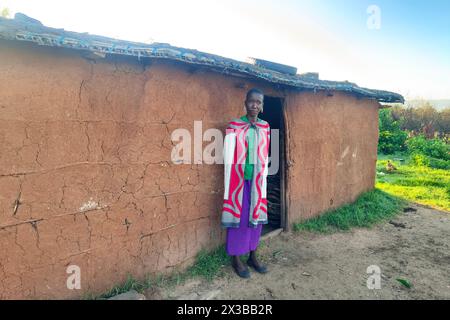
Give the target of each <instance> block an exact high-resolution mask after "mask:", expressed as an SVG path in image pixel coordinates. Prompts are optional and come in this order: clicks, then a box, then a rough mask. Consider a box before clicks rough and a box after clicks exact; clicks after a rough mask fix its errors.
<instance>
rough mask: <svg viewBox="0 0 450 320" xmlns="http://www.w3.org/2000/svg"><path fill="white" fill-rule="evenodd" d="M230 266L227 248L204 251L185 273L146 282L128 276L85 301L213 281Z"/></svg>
mask: <svg viewBox="0 0 450 320" xmlns="http://www.w3.org/2000/svg"><path fill="white" fill-rule="evenodd" d="M227 265H230V258H229V257H228V255H227V254H226V252H225V247H224V246H223V245H222V246H220V247H219V248H217V249H215V250H213V251H207V250H202V251H201V252H199V253H198V255H197V257H196V259H195V262H194V264H193V265H192V266H190V267H189V268H187V269H186V270H184V271H181V272H180V271H174V272H172V273H170V274H168V275H157V276H153V275H148V276H147V277H146V279H145V280H143V281H140V280H136V279H134V278H133V277H132V276H131V275H128V277H127V279H126V281H125V282H123V283H121V284H119V285H116V286H114V287H112V288H111V289H110V290H108V291H107V292H105V293H103V294H100V295H97V296H95V295H93V294H91V293H86V294H84V296H83V299H88V300H97V299H100V300H101V299H108V298H111V297H114V296H116V295H119V294H122V293H125V292H128V291H130V290H136V291H137V292H140V293H143V292H144V291H145V290H146V289H149V288H151V287H161V288H162V287H172V286H176V285H180V284H183V283H184V282H185V281H186V280H188V279H191V278H194V277H200V278H204V279H206V280H207V281H211V280H212V279H214V278H215V277H217V276H220V275H222V274H223V269H224V268H223V266H227Z"/></svg>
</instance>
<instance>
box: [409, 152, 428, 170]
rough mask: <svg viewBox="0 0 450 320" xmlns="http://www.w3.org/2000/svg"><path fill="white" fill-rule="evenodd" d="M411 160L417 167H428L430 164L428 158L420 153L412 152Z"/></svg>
mask: <svg viewBox="0 0 450 320" xmlns="http://www.w3.org/2000/svg"><path fill="white" fill-rule="evenodd" d="M411 161H412V163H414V164H415V165H416V166H419V167H428V166H429V165H430V159H429V158H428V157H427V156H426V155H424V154H421V153H413V154H412V155H411Z"/></svg>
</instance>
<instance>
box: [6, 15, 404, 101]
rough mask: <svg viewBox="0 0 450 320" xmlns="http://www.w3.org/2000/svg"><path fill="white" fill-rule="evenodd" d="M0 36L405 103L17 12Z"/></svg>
mask: <svg viewBox="0 0 450 320" xmlns="http://www.w3.org/2000/svg"><path fill="white" fill-rule="evenodd" d="M0 39H5V40H13V41H27V42H33V43H36V44H38V45H44V46H52V47H64V48H70V49H75V50H87V51H91V52H94V53H96V54H100V55H105V54H118V55H128V56H135V57H138V58H141V57H142V58H143V57H148V58H161V59H170V60H176V61H182V62H184V63H190V64H197V65H203V66H207V67H210V68H213V69H215V70H218V71H220V72H221V73H226V74H241V75H247V76H249V77H252V78H258V79H263V80H266V81H269V82H271V83H276V84H281V85H286V86H290V87H297V88H303V89H311V90H336V91H345V92H350V93H353V94H356V95H359V96H362V97H365V98H369V99H376V100H378V101H380V102H391V103H392V102H400V103H404V98H403V96H402V95H400V94H397V93H393V92H389V91H383V90H374V89H367V88H362V87H359V86H358V85H356V84H354V83H351V82H348V81H328V80H320V79H319V78H318V74H316V73H306V74H293V72H292V71H293V70H295V68H292V67H289V66H284V65H281V64H277V63H271V62H269V61H264V60H258V59H250V60H249V61H250V62H251V63H248V62H241V61H237V60H233V59H229V58H225V57H221V56H218V55H214V54H210V53H206V52H201V51H198V50H194V49H186V48H179V47H174V46H171V45H170V44H167V43H152V44H145V43H139V42H131V41H124V40H118V39H113V38H108V37H103V36H97V35H91V34H88V33H78V32H71V31H66V30H64V29H56V28H50V27H46V26H44V25H42V23H40V22H39V21H37V20H35V19H32V18H29V17H27V16H25V15H23V14H16V16H15V18H14V19H5V18H0ZM271 66H275V67H273V68H271ZM276 67H278V68H276ZM294 73H295V72H294Z"/></svg>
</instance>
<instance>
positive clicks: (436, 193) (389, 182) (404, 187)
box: [376, 155, 450, 211]
mask: <svg viewBox="0 0 450 320" xmlns="http://www.w3.org/2000/svg"><path fill="white" fill-rule="evenodd" d="M400 157H401V158H403V159H405V161H404V162H400V161H398V160H395V159H398V158H400ZM388 160H391V162H392V163H393V164H394V165H395V166H396V167H397V170H396V171H394V172H392V173H389V172H387V171H386V163H387V161H388ZM376 187H377V188H378V189H380V190H383V191H385V192H387V193H389V194H391V195H394V196H397V197H400V198H403V199H406V200H408V201H413V202H417V203H420V204H423V205H427V206H430V207H433V208H436V209H440V210H445V211H450V170H442V169H434V168H429V167H425V166H416V165H414V164H413V163H412V162H411V160H410V158H409V156H408V155H395V156H386V155H379V157H378V161H377V181H376Z"/></svg>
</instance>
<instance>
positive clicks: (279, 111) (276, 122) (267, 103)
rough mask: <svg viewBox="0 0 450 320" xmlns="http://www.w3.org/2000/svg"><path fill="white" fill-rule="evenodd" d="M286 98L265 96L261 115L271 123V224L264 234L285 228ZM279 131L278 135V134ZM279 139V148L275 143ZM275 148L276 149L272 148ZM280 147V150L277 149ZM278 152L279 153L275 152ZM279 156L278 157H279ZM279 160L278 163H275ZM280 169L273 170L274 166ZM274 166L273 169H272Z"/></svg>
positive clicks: (268, 198) (268, 202)
mask: <svg viewBox="0 0 450 320" xmlns="http://www.w3.org/2000/svg"><path fill="white" fill-rule="evenodd" d="M283 106H284V100H283V99H282V98H277V97H270V96H264V112H263V113H261V114H260V115H259V117H260V118H261V119H263V120H265V121H267V122H269V124H270V129H271V144H270V147H269V160H270V163H269V175H268V177H267V209H268V216H269V224H267V225H265V226H264V228H263V234H265V233H268V232H271V231H273V230H276V229H280V228H283V229H285V224H286V218H285V217H286V210H285V200H284V197H285V174H284V171H285V165H284V159H285V156H284V154H285V143H284V141H285V140H284V131H285V126H284V117H283ZM277 132H278V136H277ZM274 140H278V141H279V144H278V148H276V146H275V145H274V143H275V142H276V141H274ZM272 148H274V150H272ZM277 149H278V150H277ZM273 153H277V155H275V154H273ZM277 156H278V157H277ZM274 161H277V162H278V165H277V164H276V163H274ZM276 167H278V170H277V171H275V172H271V171H272V170H273V168H276ZM271 168H272V170H271Z"/></svg>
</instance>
